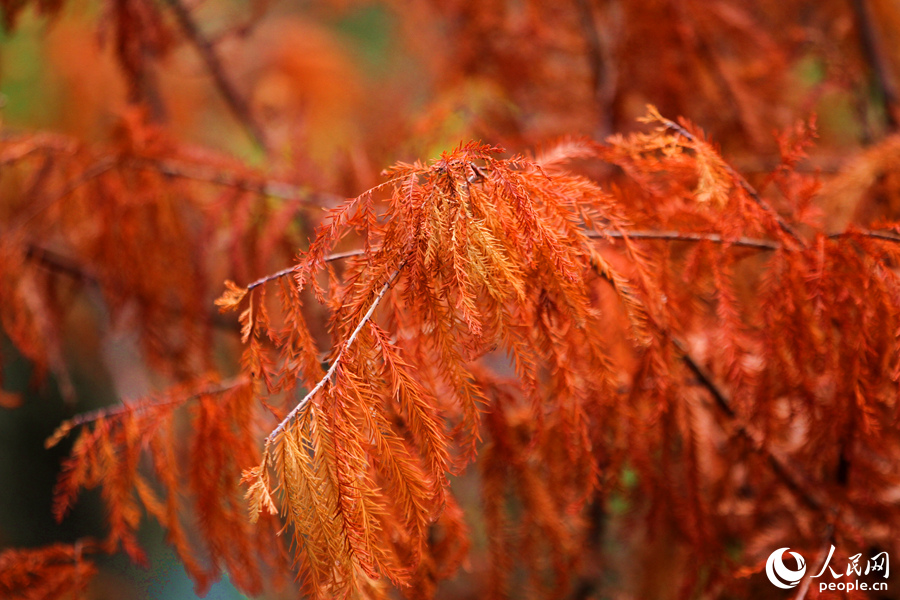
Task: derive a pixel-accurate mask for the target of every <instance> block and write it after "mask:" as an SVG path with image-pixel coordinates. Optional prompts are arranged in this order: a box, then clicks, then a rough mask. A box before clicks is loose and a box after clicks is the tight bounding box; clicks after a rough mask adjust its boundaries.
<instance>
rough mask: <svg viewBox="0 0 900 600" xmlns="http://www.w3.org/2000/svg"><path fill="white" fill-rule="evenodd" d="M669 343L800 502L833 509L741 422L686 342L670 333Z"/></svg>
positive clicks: (759, 437)
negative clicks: (671, 335) (670, 341)
mask: <svg viewBox="0 0 900 600" xmlns="http://www.w3.org/2000/svg"><path fill="white" fill-rule="evenodd" d="M670 339H671V340H672V343H673V345H674V346H675V347H676V348H677V349H678V351H679V352H680V353H681V359H682V361H683V362H684V364H685V365H687V367H688V368H689V369H690V370H691V372H692V373H694V375H695V376H696V377H697V381H699V382H700V385H702V386H703V387H704V388H706V390H707V391H708V392H709V394H710V395H711V396H712V397H713V399H714V400H715V401H716V405H717V406H718V407H719V409H720V410H721V411H722V412H723V413H725V415H726V416H727V417H728V419H729V420H730V421H731V422H732V424H733V425H734V427H735V428H736V430H737V433H738V434H740V435H741V437H743V438H745V439H746V440H748V441H749V442H750V443H751V444H753V447H754V448H755V449H756V450H757V451H758V452H760V453H762V454H763V455H764V456H765V457H766V459H768V461H769V464H770V465H771V467H772V471H773V472H774V473H775V474H776V475H777V476H778V478H779V479H781V481H782V482H784V483H785V484H786V485H787V486H788V488H789V489H790V490H791V491H792V492H793V493H794V494H795V495H796V496H797V497H798V498H800V499H801V500H802V501H803V502H805V503H806V504H807V506H809V507H810V508H812V509H814V510H817V511H819V512H823V513H827V512H831V511H832V510H833V509H830V508H829V507H828V504H827V503H826V502H825V501H823V500H822V499H820V498H818V497H816V496H815V495H813V493H812V492H811V490H813V489H814V487H813V486H812V485H810V483H809V482H808V478H806V477H804V476H801V475H800V474H798V473H797V472H796V470H795V469H794V468H793V467H792V466H790V465H789V464H788V461H787V460H785V459H784V458H783V457H781V456H780V455H778V454H776V453H775V451H773V450H772V449H771V448H769V446H768V445H766V443H765V442H764V441H763V438H762V435H760V434H759V433H758V432H757V431H754V430H753V429H751V426H750V425H748V424H747V423H743V422H742V420H741V419H740V417H739V416H738V415H737V413H735V411H734V409H733V408H732V407H731V400H730V398H729V396H728V393H727V392H726V391H725V390H723V389H722V388H721V387H719V385H718V384H716V382H715V381H714V380H713V376H712V374H711V373H710V372H709V371H707V370H706V369H705V368H704V367H703V365H701V364H700V363H699V362H697V360H696V359H694V357H693V356H692V355H691V353H690V352H689V351H688V349H687V346H686V345H685V344H684V342H682V341H681V340H679V339H678V338H675V337H672V338H670Z"/></svg>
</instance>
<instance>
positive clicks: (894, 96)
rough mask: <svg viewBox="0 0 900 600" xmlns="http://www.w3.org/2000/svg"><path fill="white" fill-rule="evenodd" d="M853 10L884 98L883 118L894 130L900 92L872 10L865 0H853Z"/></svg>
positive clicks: (898, 121) (898, 123)
mask: <svg viewBox="0 0 900 600" xmlns="http://www.w3.org/2000/svg"><path fill="white" fill-rule="evenodd" d="M853 11H854V12H855V13H856V21H857V24H858V29H859V37H860V42H861V44H862V47H863V54H865V56H866V59H867V60H868V62H869V66H870V67H871V69H872V76H873V79H874V80H875V85H876V86H877V87H878V90H879V92H881V97H882V99H883V100H884V105H885V106H884V109H885V110H884V112H885V119H886V121H887V125H888V127H890V129H892V130H896V129H897V127H898V126H900V93H898V91H897V86H896V85H895V82H894V80H893V79H892V78H891V69H890V67H889V65H888V61H887V59H886V58H885V54H884V46H883V44H882V43H881V39H880V36H879V35H878V31H877V30H876V28H875V25H874V23H873V19H872V12H871V9H870V8H869V5H868V3H867V2H866V0H853Z"/></svg>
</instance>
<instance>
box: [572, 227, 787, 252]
mask: <svg viewBox="0 0 900 600" xmlns="http://www.w3.org/2000/svg"><path fill="white" fill-rule="evenodd" d="M587 235H588V237H590V238H595V239H603V238H616V239H622V238H625V237H628V238H629V239H633V240H666V241H670V242H713V243H716V244H730V245H732V246H742V247H745V248H757V249H759V250H778V249H779V248H781V247H782V246H781V245H780V244H778V243H777V242H773V241H770V240H763V239H756V238H748V237H741V238H737V239H733V240H731V239H727V238H723V237H722V236H721V235H719V234H717V233H690V232H689V233H683V232H681V231H673V230H658V231H657V230H635V231H624V232H623V231H618V230H614V229H603V230H600V231H591V232H588V234H587Z"/></svg>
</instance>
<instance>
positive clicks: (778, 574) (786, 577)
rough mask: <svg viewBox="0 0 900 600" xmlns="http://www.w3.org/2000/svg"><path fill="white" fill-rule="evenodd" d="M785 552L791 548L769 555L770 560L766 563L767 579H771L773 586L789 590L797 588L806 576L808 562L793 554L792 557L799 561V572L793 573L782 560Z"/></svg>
mask: <svg viewBox="0 0 900 600" xmlns="http://www.w3.org/2000/svg"><path fill="white" fill-rule="evenodd" d="M785 550H789V548H779V549H778V550H776V551H775V552H773V553H772V554H770V555H769V560H767V561H766V577H768V578H769V581H771V582H772V585H774V586H776V587H780V588H781V589H783V590H789V589H791V588H792V587H794V586H796V585H797V583H799V581H800V580H801V579H802V578H803V576H804V575H805V574H806V561H805V560H803V557H802V556H800V555H799V554H797V553H796V552H791V553H790V554H791V556H793V557H794V558H795V559H796V560H797V570H796V571H791V570H790V569H788V568H787V567H786V566H784V562H783V561H782V560H781V558H782V555H783V554H784V551H785Z"/></svg>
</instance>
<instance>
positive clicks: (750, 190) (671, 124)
mask: <svg viewBox="0 0 900 600" xmlns="http://www.w3.org/2000/svg"><path fill="white" fill-rule="evenodd" d="M661 121H662V123H663V124H664V125H665V126H666V127H668V128H669V129H671V130H672V131H675V132H676V133H678V134H679V135H681V136H683V137H685V138H687V139H689V140H690V141H692V142H694V143H699V142H700V140H698V139H697V136H695V135H694V134H693V133H691V132H690V131H688V130H687V129H685V128H684V127H682V126H681V125H679V124H678V123H676V122H675V121H671V120H669V119H666V118H665V117H662V118H661ZM722 166H723V168H724V169H725V171H726V172H727V173H728V174H729V175H731V177H732V178H733V179H734V180H735V181H736V182H737V184H738V185H739V186H741V188H742V189H743V190H744V191H745V192H747V195H748V196H750V198H751V199H752V200H753V201H754V202H755V203H756V204H757V206H759V207H760V208H762V209H763V210H764V211H766V212H767V213H769V215H771V216H772V218H773V219H775V222H776V223H777V224H778V227H780V228H781V230H782V231H784V232H785V233H786V234H788V235H789V236H791V237H792V238H793V239H794V241H795V242H797V244H799V245H800V247H801V248H805V247H806V242H805V241H803V238H802V237H800V234H799V233H797V231H796V230H795V229H794V228H793V227H791V226H790V225H789V224H788V222H787V221H785V220H784V218H783V217H782V216H781V215H779V214H778V212H777V211H776V210H775V209H774V208H772V207H771V206H769V203H768V202H766V201H765V199H763V197H762V196H760V195H759V192H757V191H756V189H755V188H754V187H753V186H752V185H750V182H748V181H747V180H746V179H744V176H743V175H741V174H740V173H738V172H737V171H736V170H735V169H734V168H733V167H732V166H731V165H729V164H728V163H727V162H725V161H724V160H723V161H722Z"/></svg>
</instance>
